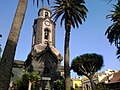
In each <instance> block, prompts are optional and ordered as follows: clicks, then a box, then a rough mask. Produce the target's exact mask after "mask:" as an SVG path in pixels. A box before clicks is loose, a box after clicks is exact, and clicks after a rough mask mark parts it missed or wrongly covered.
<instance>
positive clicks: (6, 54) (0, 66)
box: [0, 0, 49, 90]
mask: <svg viewBox="0 0 120 90" xmlns="http://www.w3.org/2000/svg"><path fill="white" fill-rule="evenodd" d="M33 1H34V0H33ZM38 1H39V0H37V3H38ZM43 1H44V0H42V2H43ZM47 1H49V0H47ZM27 4H28V0H19V3H18V6H17V9H16V13H15V16H14V20H13V22H12V26H11V30H10V33H9V36H8V39H7V42H6V46H5V49H4V51H3V55H2V58H1V62H0V90H8V87H9V83H10V77H11V73H12V65H13V62H14V56H15V51H16V46H17V43H18V39H19V35H20V30H21V27H22V24H23V20H24V17H25V12H26V8H27Z"/></svg>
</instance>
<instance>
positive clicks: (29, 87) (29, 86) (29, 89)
mask: <svg viewBox="0 0 120 90" xmlns="http://www.w3.org/2000/svg"><path fill="white" fill-rule="evenodd" d="M31 87H32V82H31V81H29V83H28V90H31Z"/></svg>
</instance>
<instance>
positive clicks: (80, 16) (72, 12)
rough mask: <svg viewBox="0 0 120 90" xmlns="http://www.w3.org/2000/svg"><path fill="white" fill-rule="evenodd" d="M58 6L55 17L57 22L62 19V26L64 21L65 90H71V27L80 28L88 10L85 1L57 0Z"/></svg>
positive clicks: (54, 7) (55, 9)
mask: <svg viewBox="0 0 120 90" xmlns="http://www.w3.org/2000/svg"><path fill="white" fill-rule="evenodd" d="M55 4H56V6H53V11H54V14H53V17H54V20H55V21H57V20H58V18H59V17H61V22H60V25H61V26H62V23H63V21H64V25H65V32H66V33H65V42H64V72H65V90H70V84H69V83H70V67H69V41H70V32H71V26H73V28H75V27H79V24H82V20H83V21H85V18H86V14H87V11H88V10H87V8H86V7H85V5H84V4H85V2H84V0H55Z"/></svg>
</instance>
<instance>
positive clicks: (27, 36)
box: [0, 0, 120, 77]
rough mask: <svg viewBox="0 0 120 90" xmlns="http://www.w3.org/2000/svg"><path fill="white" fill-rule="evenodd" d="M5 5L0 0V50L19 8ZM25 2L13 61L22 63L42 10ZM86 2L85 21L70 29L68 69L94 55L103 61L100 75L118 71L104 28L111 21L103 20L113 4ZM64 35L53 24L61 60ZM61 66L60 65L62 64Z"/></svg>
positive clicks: (119, 65) (118, 63) (119, 64)
mask: <svg viewBox="0 0 120 90" xmlns="http://www.w3.org/2000/svg"><path fill="white" fill-rule="evenodd" d="M7 1H8V0H1V2H0V13H1V14H0V33H1V34H2V38H0V44H1V48H2V50H4V47H5V44H6V40H7V37H8V35H9V31H10V28H11V24H12V21H13V17H14V14H15V10H16V7H17V4H18V0H12V1H10V2H9V3H6V2H7ZM28 1H29V2H28V7H27V11H26V15H25V19H24V23H23V26H22V29H21V33H20V37H19V42H18V45H17V50H16V55H15V60H23V61H25V60H26V58H27V55H28V54H29V52H30V50H31V43H32V30H33V29H32V26H33V22H34V19H36V18H37V13H38V10H39V9H40V7H41V4H40V5H39V7H38V8H37V7H36V6H35V5H34V6H33V4H32V0H28ZM53 1H54V0H50V2H51V6H52V5H54V3H53ZM85 2H86V4H85V5H86V7H87V8H88V10H89V12H88V15H87V19H86V21H85V22H83V24H82V25H80V26H79V28H75V29H74V28H72V30H71V38H70V65H71V61H72V60H73V59H74V58H75V57H76V56H78V55H82V54H86V53H97V54H100V55H102V56H103V58H104V67H103V68H102V69H101V71H104V70H107V69H113V70H119V69H120V61H119V60H118V59H117V58H116V47H115V46H114V45H110V43H109V42H108V39H107V38H106V36H105V31H106V29H107V27H108V26H110V25H111V24H112V22H111V20H110V19H106V15H108V14H109V13H110V11H109V10H113V6H112V5H111V4H113V3H115V2H111V3H109V4H108V3H107V2H106V1H105V0H86V1H85ZM45 3H46V2H45ZM48 7H50V6H48ZM64 31H65V30H64V25H63V27H62V28H61V27H60V25H59V20H58V21H57V22H56V48H57V49H58V50H59V51H60V53H61V55H62V56H63V55H64V53H63V52H64V34H65V32H64ZM61 64H62V65H63V61H62V63H61ZM74 76H76V74H75V73H74V72H72V71H71V77H74Z"/></svg>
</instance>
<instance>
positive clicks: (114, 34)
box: [105, 0, 120, 58]
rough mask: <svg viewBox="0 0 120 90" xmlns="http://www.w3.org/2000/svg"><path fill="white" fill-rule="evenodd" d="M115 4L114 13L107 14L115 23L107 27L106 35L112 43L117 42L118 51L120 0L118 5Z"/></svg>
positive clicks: (119, 44) (119, 40)
mask: <svg viewBox="0 0 120 90" xmlns="http://www.w3.org/2000/svg"><path fill="white" fill-rule="evenodd" d="M113 6H114V9H115V10H111V12H112V14H109V15H107V18H111V21H113V24H112V25H110V26H109V27H108V28H107V30H106V32H105V35H107V38H108V39H109V42H110V44H113V43H114V44H115V46H116V47H117V49H118V50H117V52H120V0H118V3H117V5H113ZM118 54H120V53H117V55H118ZM118 58H119V57H118Z"/></svg>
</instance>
